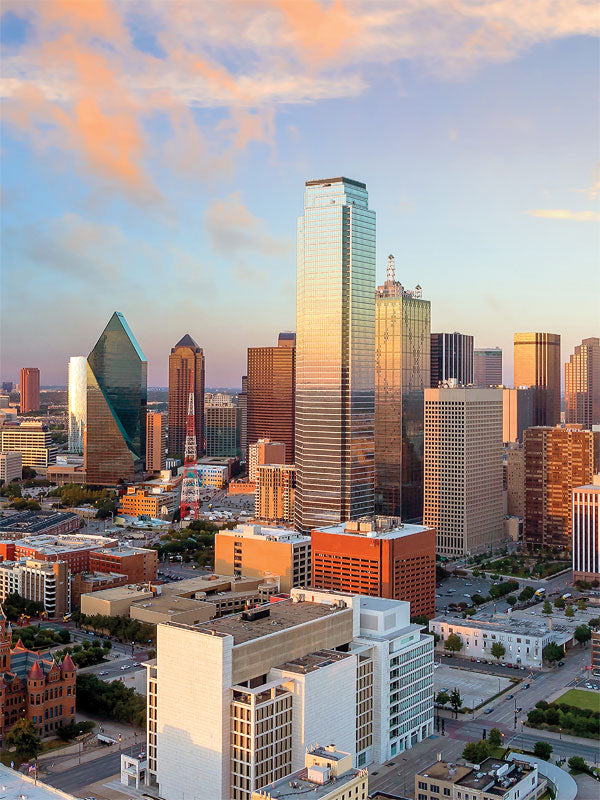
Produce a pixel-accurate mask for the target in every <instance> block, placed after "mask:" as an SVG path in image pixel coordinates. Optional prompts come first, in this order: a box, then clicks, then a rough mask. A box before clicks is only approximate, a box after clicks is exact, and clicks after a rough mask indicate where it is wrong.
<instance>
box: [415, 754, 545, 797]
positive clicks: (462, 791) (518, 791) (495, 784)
mask: <svg viewBox="0 0 600 800" xmlns="http://www.w3.org/2000/svg"><path fill="white" fill-rule="evenodd" d="M546 786H547V781H546V779H545V778H543V777H542V776H541V775H540V774H539V773H538V768H537V764H530V763H529V762H528V761H519V760H518V759H515V760H514V761H504V760H503V759H501V758H486V759H485V761H483V762H482V763H481V764H477V765H475V766H474V767H469V766H467V765H465V764H448V763H447V762H445V761H441V760H439V761H436V762H435V763H433V764H431V766H429V767H427V768H426V769H422V770H420V771H419V772H417V773H416V775H415V794H414V796H415V800H441V798H448V800H492V798H501V800H536V798H538V797H541V796H542V795H543V794H544V792H545V791H546Z"/></svg>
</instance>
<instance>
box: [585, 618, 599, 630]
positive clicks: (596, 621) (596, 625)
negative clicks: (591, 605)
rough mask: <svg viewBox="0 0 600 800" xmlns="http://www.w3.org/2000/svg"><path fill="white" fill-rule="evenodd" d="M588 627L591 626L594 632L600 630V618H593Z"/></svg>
mask: <svg viewBox="0 0 600 800" xmlns="http://www.w3.org/2000/svg"><path fill="white" fill-rule="evenodd" d="M588 625H589V626H590V628H593V629H594V630H596V628H600V617H592V618H591V619H590V620H589V621H588Z"/></svg>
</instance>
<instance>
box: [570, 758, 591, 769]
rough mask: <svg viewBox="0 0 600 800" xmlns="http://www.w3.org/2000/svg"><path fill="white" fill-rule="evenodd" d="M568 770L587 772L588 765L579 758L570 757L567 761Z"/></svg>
mask: <svg viewBox="0 0 600 800" xmlns="http://www.w3.org/2000/svg"><path fill="white" fill-rule="evenodd" d="M568 764H569V769H571V770H573V772H587V771H588V765H587V764H586V763H585V760H584V759H583V758H582V757H581V756H571V758H570V759H569V761H568Z"/></svg>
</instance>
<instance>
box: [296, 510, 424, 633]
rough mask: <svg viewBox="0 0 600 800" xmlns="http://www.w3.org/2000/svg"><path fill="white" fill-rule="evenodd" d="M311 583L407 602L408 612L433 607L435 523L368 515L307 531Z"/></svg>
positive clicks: (332, 588)
mask: <svg viewBox="0 0 600 800" xmlns="http://www.w3.org/2000/svg"><path fill="white" fill-rule="evenodd" d="M311 540H312V541H311V549H312V585H313V586H314V587H315V588H316V589H330V590H338V591H343V592H356V593H357V594H366V595H369V596H371V597H385V598H388V599H391V600H406V601H408V602H410V613H411V616H412V617H415V616H418V615H420V614H427V615H432V614H434V613H435V529H434V528H428V527H424V526H423V525H403V524H402V523H401V522H400V519H399V518H397V517H368V518H363V519H359V520H354V521H352V522H346V523H342V524H339V525H332V526H330V527H326V528H318V529H314V530H313V531H312V534H311Z"/></svg>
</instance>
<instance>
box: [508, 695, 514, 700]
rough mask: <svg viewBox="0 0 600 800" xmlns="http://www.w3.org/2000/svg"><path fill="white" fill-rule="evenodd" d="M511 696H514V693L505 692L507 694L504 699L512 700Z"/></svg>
mask: <svg viewBox="0 0 600 800" xmlns="http://www.w3.org/2000/svg"><path fill="white" fill-rule="evenodd" d="M513 697H514V694H507V695H506V699H507V700H512V699H513Z"/></svg>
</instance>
